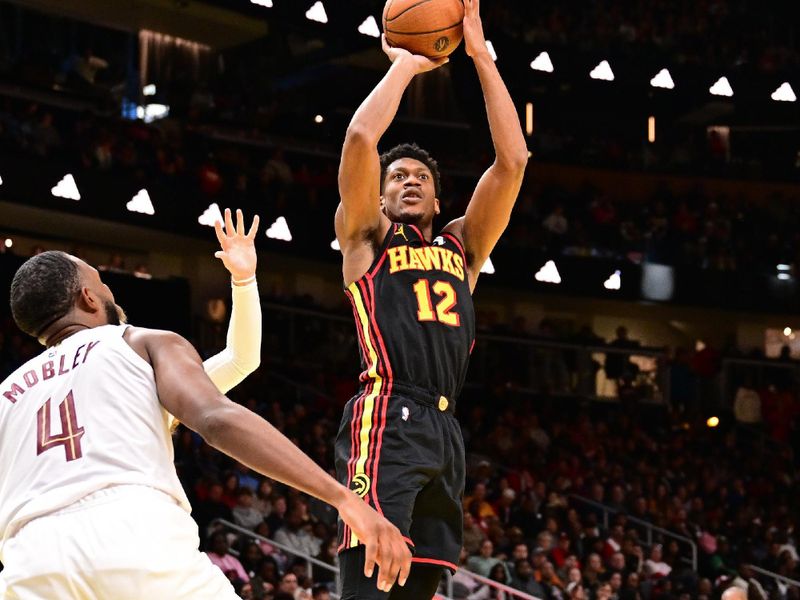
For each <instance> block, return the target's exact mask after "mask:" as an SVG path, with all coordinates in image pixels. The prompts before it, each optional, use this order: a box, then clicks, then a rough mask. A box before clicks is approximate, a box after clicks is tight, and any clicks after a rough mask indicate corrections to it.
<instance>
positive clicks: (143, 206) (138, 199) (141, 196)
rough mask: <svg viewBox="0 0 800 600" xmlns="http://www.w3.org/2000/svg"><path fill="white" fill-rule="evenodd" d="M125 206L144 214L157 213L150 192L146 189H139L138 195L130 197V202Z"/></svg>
mask: <svg viewBox="0 0 800 600" xmlns="http://www.w3.org/2000/svg"><path fill="white" fill-rule="evenodd" d="M125 208H127V209H128V210H129V211H131V212H135V213H141V214H143V215H154V214H156V209H155V208H154V207H153V201H152V200H150V194H148V193H147V190H145V189H141V190H139V191H138V192H137V193H136V195H135V196H134V197H133V198H131V199H130V202H128V203H127V204H126V205H125Z"/></svg>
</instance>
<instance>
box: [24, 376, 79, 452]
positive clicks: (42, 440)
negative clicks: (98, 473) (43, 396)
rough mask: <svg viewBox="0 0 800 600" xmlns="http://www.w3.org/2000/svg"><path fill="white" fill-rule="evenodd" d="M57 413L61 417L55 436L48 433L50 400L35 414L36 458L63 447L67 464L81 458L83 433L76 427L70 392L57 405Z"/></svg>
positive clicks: (73, 403) (76, 419)
mask: <svg viewBox="0 0 800 600" xmlns="http://www.w3.org/2000/svg"><path fill="white" fill-rule="evenodd" d="M58 412H59V415H60V417H61V431H60V432H59V433H56V434H55V435H53V434H51V433H50V428H51V423H50V421H51V417H50V398H48V399H47V402H45V403H44V405H43V406H42V407H41V408H40V409H39V411H38V412H37V413H36V456H39V455H40V454H42V453H43V452H47V451H48V450H52V449H53V448H57V447H58V446H64V452H65V453H66V455H67V462H70V461H73V460H77V459H79V458H81V457H82V456H83V452H82V451H81V438H82V437H83V434H84V433H85V432H84V430H83V427H81V426H80V425H78V417H77V415H76V414H75V399H74V398H73V396H72V390H70V392H69V393H68V394H67V397H66V398H65V399H64V401H63V402H62V403H61V404H59V405H58Z"/></svg>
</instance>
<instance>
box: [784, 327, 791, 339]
mask: <svg viewBox="0 0 800 600" xmlns="http://www.w3.org/2000/svg"><path fill="white" fill-rule="evenodd" d="M783 335H785V336H786V337H789V336H790V335H792V328H791V327H784V328H783Z"/></svg>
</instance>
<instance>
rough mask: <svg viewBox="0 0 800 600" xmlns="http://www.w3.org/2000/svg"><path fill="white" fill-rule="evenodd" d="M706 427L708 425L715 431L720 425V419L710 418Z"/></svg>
mask: <svg viewBox="0 0 800 600" xmlns="http://www.w3.org/2000/svg"><path fill="white" fill-rule="evenodd" d="M706 425H708V426H709V427H710V428H711V429H714V427H716V426H717V425H719V417H708V420H707V421H706Z"/></svg>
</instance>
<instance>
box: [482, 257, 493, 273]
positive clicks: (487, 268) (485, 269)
mask: <svg viewBox="0 0 800 600" xmlns="http://www.w3.org/2000/svg"><path fill="white" fill-rule="evenodd" d="M481 273H486V274H487V275H494V273H495V270H494V265H493V264H492V257H491V256H490V257H489V258H487V259H486V262H485V263H483V266H482V267H481Z"/></svg>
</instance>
